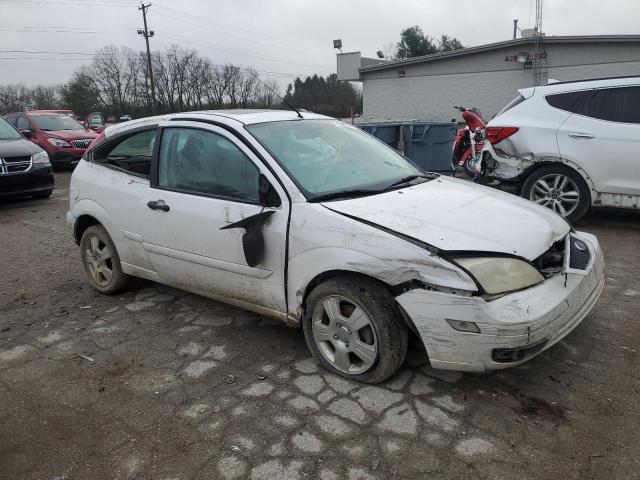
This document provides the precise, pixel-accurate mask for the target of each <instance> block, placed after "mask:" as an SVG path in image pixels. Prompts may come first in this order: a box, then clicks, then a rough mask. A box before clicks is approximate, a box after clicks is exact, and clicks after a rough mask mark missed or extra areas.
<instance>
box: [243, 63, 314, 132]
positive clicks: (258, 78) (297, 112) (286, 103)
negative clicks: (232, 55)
mask: <svg viewBox="0 0 640 480" xmlns="http://www.w3.org/2000/svg"><path fill="white" fill-rule="evenodd" d="M247 72H251V74H252V75H253V78H255V79H256V80H257V81H259V82H260V83H261V84H262V86H263V87H264V88H266V89H267V90H269V91H270V92H271V93H273V94H274V95H275V96H276V97H278V98H280V101H281V102H282V103H284V104H285V105H286V106H287V107H289V108H290V109H291V110H293V111H294V112H296V115H298V118H302V119H303V120H304V117H303V116H302V114H301V113H300V112H299V111H298V109H297V108H296V107H294V106H293V105H291V104H290V103H289V102H288V101H287V100H285V98H284V97H283V96H282V95H280V94H279V93H278V92H276V91H275V90H274V89H273V88H271V87H270V86H269V85H267V84H266V83H265V82H263V81H262V79H261V78H260V77H259V76H258V72H256V73H253V71H252V70H251V69H247Z"/></svg>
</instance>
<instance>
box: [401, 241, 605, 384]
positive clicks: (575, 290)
mask: <svg viewBox="0 0 640 480" xmlns="http://www.w3.org/2000/svg"><path fill="white" fill-rule="evenodd" d="M577 236H578V237H579V238H580V239H581V240H583V241H585V242H586V243H587V244H588V245H589V248H590V250H591V256H592V260H591V262H590V264H589V266H588V267H587V268H586V269H585V270H584V271H582V272H580V273H569V272H566V273H563V274H558V275H555V276H553V277H551V278H548V279H547V280H545V281H544V282H542V283H541V284H539V285H536V286H534V287H531V288H528V289H526V290H523V291H520V292H516V293H511V294H508V295H505V296H503V297H501V298H498V299H496V300H492V301H486V300H484V299H483V298H482V297H464V296H459V295H453V294H448V293H441V292H436V291H429V290H421V289H415V290H410V291H409V292H406V293H404V294H402V295H399V296H398V297H397V301H398V303H399V304H400V305H401V306H402V308H403V309H404V310H405V312H406V313H407V315H408V316H409V317H410V318H411V320H412V321H413V323H414V325H415V326H416V328H417V330H418V333H419V334H420V336H421V338H422V340H423V342H424V345H425V347H426V349H427V353H428V355H429V361H430V363H431V365H432V366H433V367H434V368H442V369H450V370H464V371H477V372H482V371H487V370H497V369H502V368H507V367H510V366H513V365H518V364H520V363H523V362H526V361H527V360H529V359H531V358H533V357H534V356H536V355H537V354H539V353H540V352H543V351H544V350H546V349H548V348H549V347H551V346H552V345H554V344H555V343H557V342H558V341H560V340H561V339H562V338H564V337H565V336H566V335H567V334H569V333H570V332H571V331H572V330H573V329H574V328H575V327H576V326H577V325H578V324H579V323H580V322H581V321H582V320H583V319H584V318H585V317H586V316H587V315H588V314H589V312H590V311H591V309H592V308H593V306H594V305H595V303H596V301H597V300H598V298H599V296H600V293H601V292H602V289H603V287H604V258H603V255H602V251H601V249H600V246H599V244H598V241H597V239H596V238H595V237H594V236H593V235H589V234H586V233H579V234H577ZM447 319H451V320H460V321H467V322H473V323H475V324H476V325H477V326H478V327H479V329H480V333H466V332H460V331H457V330H454V329H453V328H451V326H450V325H449V323H447V321H446V320H447ZM509 352H513V358H517V360H513V361H504V360H503V359H504V357H505V354H506V356H507V357H508V356H509ZM495 358H501V359H502V360H500V361H496V360H495Z"/></svg>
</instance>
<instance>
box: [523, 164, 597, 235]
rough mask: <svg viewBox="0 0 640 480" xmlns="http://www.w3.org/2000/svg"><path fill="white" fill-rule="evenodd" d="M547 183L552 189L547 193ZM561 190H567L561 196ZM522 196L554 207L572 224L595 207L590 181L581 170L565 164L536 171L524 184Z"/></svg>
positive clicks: (548, 166) (551, 207) (553, 208)
mask: <svg viewBox="0 0 640 480" xmlns="http://www.w3.org/2000/svg"><path fill="white" fill-rule="evenodd" d="M556 179H560V183H556ZM544 184H546V185H547V187H549V189H548V190H547V192H546V193H544V194H543V192H544V190H545V189H546V187H544ZM561 192H564V193H562V195H560V193H561ZM520 195H521V196H522V197H523V198H526V199H527V200H531V201H534V202H536V203H538V204H539V205H542V206H545V207H547V208H550V209H551V210H553V211H555V212H556V213H557V214H558V215H560V216H562V217H563V218H564V219H565V220H567V221H568V222H569V223H574V222H576V221H577V220H579V219H580V218H582V217H583V216H584V215H585V214H586V213H587V212H588V211H589V207H590V206H591V192H590V191H589V186H588V185H587V182H585V180H584V178H582V176H581V175H580V174H579V173H578V172H576V171H575V170H573V169H571V168H568V167H565V166H562V165H547V166H544V167H541V168H539V169H537V170H534V171H533V172H532V173H531V174H530V175H529V176H528V177H527V179H526V180H525V182H524V183H523V184H522V190H521V192H520ZM554 195H556V196H555V197H554ZM574 200H575V201H574ZM569 201H570V203H569ZM558 204H560V206H558Z"/></svg>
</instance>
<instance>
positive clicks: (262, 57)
mask: <svg viewBox="0 0 640 480" xmlns="http://www.w3.org/2000/svg"><path fill="white" fill-rule="evenodd" d="M156 33H160V35H161V36H163V37H167V38H169V39H173V40H177V41H179V42H183V43H187V44H190V45H195V46H198V47H201V48H208V49H212V50H220V51H223V52H227V53H232V54H235V55H241V56H246V57H252V58H257V59H260V60H267V61H272V62H279V63H286V64H289V65H300V66H306V67H315V68H328V67H327V66H326V65H318V64H311V63H302V62H292V61H289V60H284V59H281V58H278V57H272V56H269V55H258V54H254V53H251V52H247V51H245V50H238V49H234V48H228V47H220V46H218V45H213V44H209V43H204V42H197V41H193V40H190V39H188V38H185V37H182V36H179V35H172V34H169V33H165V32H156Z"/></svg>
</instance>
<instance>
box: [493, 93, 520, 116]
mask: <svg viewBox="0 0 640 480" xmlns="http://www.w3.org/2000/svg"><path fill="white" fill-rule="evenodd" d="M524 101H525V98H524V97H523V96H522V95H518V96H517V97H516V98H514V99H513V100H511V101H510V102H509V103H507V104H506V105H505V106H504V108H503V109H502V110H500V111H499V112H498V114H497V115H496V117H497V116H498V115H500V114H503V113H504V112H506V111H507V110H511V109H512V108H513V107H515V106H516V105H519V104H521V103H522V102H524Z"/></svg>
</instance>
